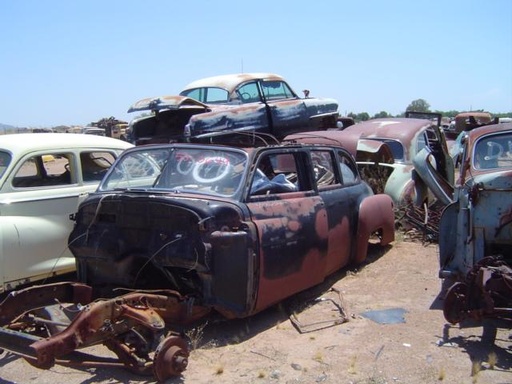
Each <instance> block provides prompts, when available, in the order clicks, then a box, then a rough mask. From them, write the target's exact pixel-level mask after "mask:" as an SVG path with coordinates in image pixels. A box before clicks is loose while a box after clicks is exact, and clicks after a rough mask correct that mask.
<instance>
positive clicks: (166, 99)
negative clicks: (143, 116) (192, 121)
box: [128, 96, 209, 113]
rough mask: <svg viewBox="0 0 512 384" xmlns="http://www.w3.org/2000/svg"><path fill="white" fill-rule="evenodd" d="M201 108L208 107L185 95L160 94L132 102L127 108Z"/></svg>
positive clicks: (147, 109)
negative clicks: (159, 95)
mask: <svg viewBox="0 0 512 384" xmlns="http://www.w3.org/2000/svg"><path fill="white" fill-rule="evenodd" d="M187 107H192V108H194V107H195V108H201V109H204V110H205V111H206V110H208V109H209V107H208V106H207V105H206V104H203V103H201V102H200V101H197V100H195V99H191V98H190V97H185V96H161V97H148V98H146V99H142V100H139V101H137V102H136V103H135V104H133V105H132V106H131V107H130V108H129V109H128V113H130V112H138V111H161V110H164V109H168V110H173V109H180V108H187Z"/></svg>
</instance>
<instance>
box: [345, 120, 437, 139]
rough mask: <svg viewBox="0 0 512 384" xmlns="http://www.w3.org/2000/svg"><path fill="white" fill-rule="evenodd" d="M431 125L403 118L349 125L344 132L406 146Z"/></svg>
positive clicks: (428, 122)
mask: <svg viewBox="0 0 512 384" xmlns="http://www.w3.org/2000/svg"><path fill="white" fill-rule="evenodd" d="M431 125H432V122H431V121H430V120H427V119H414V118H405V117H397V118H382V119H371V120H367V121H363V122H360V123H357V124H354V125H351V126H349V127H347V128H345V129H344V132H350V133H353V134H355V133H358V134H359V137H360V138H385V139H397V140H400V141H401V142H403V143H404V144H406V145H407V144H408V143H410V142H411V141H412V140H413V139H414V137H415V136H416V135H417V134H418V132H420V131H421V130H423V129H426V128H427V127H430V126H431Z"/></svg>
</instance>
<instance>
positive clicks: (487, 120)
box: [445, 111, 493, 140]
mask: <svg viewBox="0 0 512 384" xmlns="http://www.w3.org/2000/svg"><path fill="white" fill-rule="evenodd" d="M492 122H493V119H492V116H491V114H490V113H489V112H477V111H473V112H461V113H459V114H458V115H457V116H455V118H454V119H453V121H452V122H451V123H450V125H449V126H448V129H447V130H445V134H446V137H447V138H448V139H450V140H455V139H456V138H457V136H458V135H459V134H460V133H461V132H464V131H471V130H472V129H474V128H478V127H482V126H484V125H488V124H491V123H492Z"/></svg>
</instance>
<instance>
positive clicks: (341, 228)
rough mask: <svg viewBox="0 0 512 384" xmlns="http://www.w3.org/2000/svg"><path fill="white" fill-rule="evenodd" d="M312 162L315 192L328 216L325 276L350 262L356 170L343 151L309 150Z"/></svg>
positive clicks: (354, 209) (355, 213) (355, 198)
mask: <svg viewBox="0 0 512 384" xmlns="http://www.w3.org/2000/svg"><path fill="white" fill-rule="evenodd" d="M311 160H312V165H313V175H314V181H315V183H316V188H317V189H318V194H319V195H320V197H321V198H322V201H323V203H324V206H325V210H326V212H327V226H328V249H327V257H326V265H325V271H324V274H325V275H326V276H327V275H329V274H331V273H333V272H335V271H337V270H338V269H340V268H341V267H343V266H345V265H347V264H348V263H349V262H350V261H351V257H352V248H353V246H354V244H355V242H354V241H353V238H354V234H355V231H354V228H355V222H356V219H357V206H356V202H357V191H355V190H357V187H356V186H355V182H356V177H355V176H354V172H355V171H354V169H355V166H354V165H352V167H350V164H353V162H351V160H350V157H349V155H348V154H347V153H346V152H345V151H339V153H335V151H334V150H333V149H329V148H326V149H320V148H319V149H314V150H312V151H311ZM347 164H348V165H347Z"/></svg>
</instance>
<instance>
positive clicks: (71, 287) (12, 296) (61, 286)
mask: <svg viewBox="0 0 512 384" xmlns="http://www.w3.org/2000/svg"><path fill="white" fill-rule="evenodd" d="M91 300H92V288H91V287H90V286H88V285H86V284H81V283H74V282H63V283H55V284H47V285H40V286H33V287H29V288H25V289H21V290H19V291H13V292H11V293H9V294H8V295H7V297H6V298H5V299H4V301H3V302H2V303H0V326H5V325H6V324H9V323H11V322H12V321H13V320H14V319H16V318H17V317H18V316H20V315H22V314H23V313H24V312H26V311H28V310H33V309H35V308H41V307H45V306H47V305H51V304H55V303H58V302H61V303H74V304H82V305H85V304H88V303H90V302H91Z"/></svg>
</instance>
